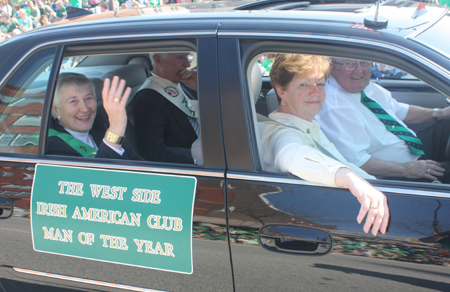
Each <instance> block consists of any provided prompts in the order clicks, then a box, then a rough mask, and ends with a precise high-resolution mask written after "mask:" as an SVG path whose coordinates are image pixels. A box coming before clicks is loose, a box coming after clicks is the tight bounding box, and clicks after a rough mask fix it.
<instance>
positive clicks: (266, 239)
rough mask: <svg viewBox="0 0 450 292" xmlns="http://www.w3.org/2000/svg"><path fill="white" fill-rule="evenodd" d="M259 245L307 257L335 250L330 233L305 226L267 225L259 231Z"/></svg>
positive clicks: (271, 249)
mask: <svg viewBox="0 0 450 292" xmlns="http://www.w3.org/2000/svg"><path fill="white" fill-rule="evenodd" d="M258 239H259V243H260V244H261V246H262V247H264V248H265V249H268V250H270V251H276V252H286V253H294V254H305V255H326V254H327V253H329V252H331V250H332V248H333V239H332V238H331V235H330V234H328V232H326V231H323V230H320V229H315V228H310V227H303V226H293V225H278V224H273V225H266V226H264V227H262V228H261V229H260V230H259V237H258Z"/></svg>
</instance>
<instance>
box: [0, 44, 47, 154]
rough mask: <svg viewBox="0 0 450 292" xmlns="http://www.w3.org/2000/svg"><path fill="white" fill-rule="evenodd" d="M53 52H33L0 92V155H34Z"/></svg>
mask: <svg viewBox="0 0 450 292" xmlns="http://www.w3.org/2000/svg"><path fill="white" fill-rule="evenodd" d="M54 52H55V49H46V50H42V51H39V52H37V53H36V54H35V55H33V56H32V57H31V58H29V59H28V60H27V61H26V62H25V63H24V64H22V65H21V66H20V68H19V70H18V71H17V72H16V73H15V74H14V75H13V76H12V78H11V79H10V80H9V81H8V82H7V84H6V85H5V86H4V87H3V88H2V89H1V91H0V103H1V107H0V109H1V110H0V111H1V114H0V122H1V124H0V131H1V133H0V151H1V152H6V153H26V154H37V145H38V140H39V128H40V123H41V115H42V108H43V104H44V98H45V94H46V92H47V83H48V78H49V74H50V70H51V65H52V60H53V58H54Z"/></svg>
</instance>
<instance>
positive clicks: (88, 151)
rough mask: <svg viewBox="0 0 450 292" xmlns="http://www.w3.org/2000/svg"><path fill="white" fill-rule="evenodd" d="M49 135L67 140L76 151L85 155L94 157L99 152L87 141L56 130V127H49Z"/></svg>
mask: <svg viewBox="0 0 450 292" xmlns="http://www.w3.org/2000/svg"><path fill="white" fill-rule="evenodd" d="M48 136H49V137H52V136H55V137H58V138H60V139H61V140H63V141H64V142H66V143H67V144H68V145H69V146H70V147H72V148H73V149H74V150H75V151H77V152H78V153H80V155H81V156H83V157H94V156H95V155H96V154H97V150H96V149H95V148H93V147H91V146H89V145H88V144H86V143H83V142H81V141H80V140H78V139H75V138H74V137H73V136H72V135H70V134H67V133H61V132H58V131H56V130H55V129H48Z"/></svg>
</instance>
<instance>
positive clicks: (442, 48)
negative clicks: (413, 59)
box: [416, 14, 450, 58]
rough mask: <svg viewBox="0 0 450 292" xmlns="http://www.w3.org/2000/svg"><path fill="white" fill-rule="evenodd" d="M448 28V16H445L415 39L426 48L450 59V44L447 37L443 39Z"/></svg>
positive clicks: (449, 16)
mask: <svg viewBox="0 0 450 292" xmlns="http://www.w3.org/2000/svg"><path fill="white" fill-rule="evenodd" d="M449 27H450V15H449V14H447V15H446V16H444V17H443V18H442V19H441V20H440V21H438V22H437V23H436V24H434V25H433V26H432V27H430V28H429V29H427V30H426V31H425V32H423V33H421V34H419V35H418V36H417V37H416V39H417V40H419V41H420V42H421V43H423V44H424V45H426V46H427V47H430V48H432V49H434V50H436V51H437V52H439V53H441V54H443V55H444V56H446V57H447V58H450V42H449V41H448V38H447V37H443V36H446V35H447V33H448V28H449Z"/></svg>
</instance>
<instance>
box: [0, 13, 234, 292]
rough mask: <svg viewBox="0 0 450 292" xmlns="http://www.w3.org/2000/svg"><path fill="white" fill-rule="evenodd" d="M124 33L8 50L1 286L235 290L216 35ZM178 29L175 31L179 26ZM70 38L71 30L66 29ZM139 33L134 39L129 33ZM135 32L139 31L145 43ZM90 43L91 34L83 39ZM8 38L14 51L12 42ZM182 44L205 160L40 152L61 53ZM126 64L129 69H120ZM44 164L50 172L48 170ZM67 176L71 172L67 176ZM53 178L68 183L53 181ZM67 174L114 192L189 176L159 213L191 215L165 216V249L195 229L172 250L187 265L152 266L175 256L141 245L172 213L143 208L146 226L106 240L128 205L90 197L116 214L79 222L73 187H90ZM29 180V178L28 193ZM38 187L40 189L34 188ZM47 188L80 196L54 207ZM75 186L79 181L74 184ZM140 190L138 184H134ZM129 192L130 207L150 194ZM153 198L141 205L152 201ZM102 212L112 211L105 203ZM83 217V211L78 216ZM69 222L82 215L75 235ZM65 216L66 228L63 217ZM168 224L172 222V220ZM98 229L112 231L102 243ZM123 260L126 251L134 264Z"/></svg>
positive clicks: (178, 47) (140, 50) (0, 166)
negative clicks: (179, 220)
mask: <svg viewBox="0 0 450 292" xmlns="http://www.w3.org/2000/svg"><path fill="white" fill-rule="evenodd" d="M171 25H173V23H172V22H171V23H170V24H168V25H165V24H164V23H163V24H160V26H158V25H156V26H155V27H159V30H161V29H162V28H161V27H164V28H165V29H167V30H170V26H171ZM91 28H92V27H91ZM110 29H113V27H110ZM121 29H123V30H125V27H124V26H123V25H121V26H118V29H117V31H116V32H117V33H116V34H115V36H114V37H112V38H108V37H106V38H105V37H102V36H101V35H99V36H92V35H91V36H90V37H89V39H90V41H89V42H86V39H85V38H78V37H73V38H72V37H71V35H70V33H67V32H65V34H66V35H65V40H64V41H61V40H60V39H59V40H58V39H56V40H55V39H53V40H52V38H51V37H50V40H47V42H45V45H41V44H42V43H43V42H39V41H37V42H36V43H34V45H30V46H28V47H27V48H26V49H23V50H16V54H15V55H12V56H11V57H10V59H8V62H5V63H3V66H2V72H4V74H3V75H2V76H3V77H2V80H3V81H2V83H1V87H0V88H1V89H0V93H1V98H2V134H1V138H0V140H1V149H0V152H1V154H0V156H1V158H0V171H1V172H0V173H1V176H2V178H1V180H0V181H1V186H0V197H1V199H2V200H1V201H0V202H2V205H0V206H1V207H2V211H4V214H8V212H9V210H10V207H11V206H10V205H11V204H13V206H14V214H13V216H11V217H9V218H6V217H7V216H1V217H2V219H3V218H6V219H4V220H1V221H0V229H1V233H2V236H1V239H0V241H1V250H2V253H3V256H2V257H1V260H0V285H1V287H2V291H61V289H64V290H65V291H92V290H95V291H206V290H210V291H211V290H213V291H231V290H232V289H233V282H232V273H231V266H230V257H229V249H228V243H227V231H226V212H225V192H224V188H225V184H224V172H225V162H224V152H223V146H222V137H221V125H220V123H221V121H220V119H219V116H220V115H219V103H218V100H219V99H218V91H217V88H218V86H217V78H216V72H217V55H216V52H217V41H216V39H215V37H214V31H213V30H212V34H210V35H209V36H208V33H207V31H208V29H207V28H205V30H204V31H202V34H201V35H200V36H195V33H192V31H191V32H190V34H188V35H189V38H187V37H186V35H185V34H183V33H177V32H176V31H172V34H170V33H169V35H171V36H172V37H171V38H170V39H167V37H164V38H161V35H160V34H158V33H149V31H150V32H153V31H154V30H153V29H152V28H151V26H146V27H145V32H144V33H142V35H140V37H138V38H135V37H136V35H134V36H130V35H129V34H128V33H124V34H123V35H120V33H119V31H120V30H121ZM172 29H173V28H172ZM186 29H188V28H186ZM162 30H164V29H162ZM176 30H179V27H178V26H177V28H176ZM156 31H157V30H156ZM77 33H79V31H78V32H76V33H75V34H77ZM136 33H137V34H139V33H138V31H136ZM211 36H212V37H211ZM143 38H145V42H143ZM92 40H95V41H94V42H92ZM41 41H42V40H41ZM56 43H57V44H56ZM8 45H10V46H13V45H14V44H8ZM8 48H10V47H8ZM186 49H190V50H192V51H195V52H196V53H197V56H198V58H197V69H198V72H199V73H198V100H199V111H200V112H201V114H200V120H201V122H200V129H201V130H200V131H201V134H202V135H201V143H200V145H202V151H201V155H202V156H203V162H204V164H203V165H198V166H196V165H184V164H179V163H156V162H150V161H131V160H129V161H126V160H111V159H105V160H102V159H95V158H83V157H66V156H55V155H48V154H47V152H46V148H47V146H46V145H47V144H46V143H47V137H46V136H47V131H48V125H49V120H50V112H51V105H52V98H53V95H54V90H55V84H56V83H55V82H56V79H57V76H58V74H59V73H60V72H62V71H63V69H64V68H65V67H62V66H61V64H62V63H63V59H64V64H66V62H65V61H66V60H67V58H73V57H75V56H89V55H92V56H95V55H99V54H104V55H108V54H109V55H110V56H111V54H112V55H113V56H114V54H117V55H116V56H117V59H121V56H124V55H126V54H130V55H133V54H136V55H138V56H140V55H142V54H144V56H145V54H146V55H147V56H148V53H149V52H151V51H158V50H159V51H183V50H186ZM5 50H6V49H5ZM105 58H106V57H105ZM97 65H98V64H97ZM123 65H125V66H126V64H123ZM108 66H109V65H108ZM113 67H114V66H113ZM117 67H118V66H116V67H114V68H117ZM102 68H104V67H101V66H92V67H89V68H83V69H79V70H81V71H82V72H83V73H84V74H97V73H98V72H102V71H101V70H103V69H102ZM66 69H67V68H66ZM96 72H97V73H96ZM134 73H135V72H134ZM8 74H9V75H8ZM102 76H103V75H101V76H100V78H101V77H102ZM145 78H146V77H144V79H145ZM101 83H102V81H100V86H101ZM96 85H97V84H96ZM97 91H98V90H97ZM45 171H50V172H49V173H47V174H45V175H46V176H45V175H44V172H45ZM51 173H53V174H51ZM63 173H66V174H65V175H64V174H63ZM76 173H78V174H77V175H76ZM60 175H62V176H64V177H65V178H58V179H57V181H53V180H52V179H54V178H55V177H56V176H60ZM75 175H76V176H77V177H78V178H79V180H83V181H84V180H86V179H87V180H89V179H99V178H100V176H104V177H105V179H106V181H107V182H108V181H109V182H108V183H110V186H111V187H112V186H113V185H115V186H117V185H120V184H121V183H125V181H126V180H127V179H125V177H128V178H129V179H131V180H135V183H137V184H143V185H145V184H146V183H147V188H148V190H150V191H151V186H149V185H148V182H150V181H153V182H154V183H159V182H160V181H162V180H168V186H169V187H177V184H179V182H180V181H181V180H183V179H187V180H190V181H191V183H192V184H191V185H190V186H188V187H186V188H185V189H181V190H180V194H186V191H187V193H189V192H190V193H191V194H190V195H189V196H192V199H191V203H189V199H188V200H187V203H185V204H184V205H182V206H180V205H178V207H173V209H171V208H170V206H169V209H168V211H167V212H168V213H171V212H175V208H178V209H182V210H185V211H186V212H187V213H189V214H191V215H190V216H192V218H190V219H189V220H184V221H183V222H184V225H183V227H181V224H175V223H174V225H172V230H171V231H168V232H172V236H174V237H173V239H172V240H173V242H172V243H173V244H175V243H176V244H180V242H178V240H179V239H178V238H179V237H177V233H176V231H177V230H175V232H173V230H174V229H177V228H178V231H179V230H181V229H182V228H184V229H185V230H187V231H188V233H189V237H191V236H192V238H189V239H188V240H187V241H183V242H182V243H181V246H180V245H179V246H180V247H179V249H178V250H179V251H180V253H182V254H184V255H187V256H188V258H191V259H192V260H190V262H189V260H188V262H187V269H184V268H181V267H179V266H178V264H174V266H172V267H170V268H169V267H164V266H159V265H157V264H155V263H154V262H158V261H160V260H161V259H160V258H164V259H162V260H163V261H165V259H170V258H176V256H177V253H176V252H175V250H174V249H173V250H172V252H170V251H168V250H166V251H165V252H163V253H164V254H165V255H166V257H164V255H163V256H162V253H161V252H160V253H159V257H160V258H158V259H157V260H155V257H153V258H152V257H151V256H152V255H154V254H151V253H153V252H154V250H155V248H156V244H157V243H156V241H157V240H153V241H154V245H153V248H152V246H151V243H150V247H149V241H150V240H151V239H149V238H150V237H151V236H150V233H149V232H150V229H151V228H153V227H150V226H157V224H159V225H158V229H162V228H163V227H161V226H162V225H163V223H159V222H161V221H160V220H161V217H162V216H163V215H167V216H170V214H168V213H166V214H162V213H157V212H155V211H153V212H155V213H152V215H150V217H151V216H153V217H151V218H150V217H147V216H146V215H142V219H141V220H140V226H139V227H140V228H141V227H145V228H143V229H135V230H134V231H133V230H131V229H129V230H131V231H130V232H131V234H130V238H128V239H127V241H125V239H120V238H119V237H120V236H118V235H117V236H115V235H114V236H113V237H114V238H113V237H111V236H110V235H108V234H109V233H108V232H113V231H111V230H110V227H111V226H112V225H115V223H114V222H113V221H115V222H116V223H117V222H118V221H117V218H118V217H117V216H116V215H117V214H120V216H122V219H124V217H123V215H124V213H125V211H124V210H120V208H122V207H121V204H116V205H115V206H113V205H109V204H110V203H112V200H108V199H106V197H104V199H105V200H102V201H99V202H100V203H99V204H98V205H97V207H93V208H96V210H97V212H103V211H101V210H102V209H104V210H106V211H105V212H106V213H105V216H108V215H107V214H108V212H109V211H111V212H113V213H111V214H113V215H114V214H116V215H114V216H115V217H114V216H113V217H111V218H115V219H114V220H112V219H111V220H109V222H106V221H108V220H106V221H105V220H103V219H102V220H100V221H103V223H101V222H100V221H98V218H100V217H98V218H97V219H96V220H97V222H93V221H92V220H90V219H92V218H94V217H88V216H89V214H90V213H89V212H85V213H89V214H88V215H86V214H84V213H83V212H84V211H83V210H82V208H84V207H83V206H84V204H85V203H86V202H87V201H84V198H85V197H83V196H82V193H83V192H84V193H85V194H86V193H87V194H88V193H89V187H87V185H86V184H92V182H91V183H89V182H88V181H85V182H84V184H85V187H80V189H78V191H74V190H75V189H72V190H70V188H71V186H74V185H73V184H72V182H71V180H74V177H75ZM33 178H36V179H37V180H36V181H35V185H34V187H35V190H34V193H33V198H32V197H31V189H32V185H33ZM50 181H53V183H50V184H53V186H51V185H46V184H47V183H49V182H50ZM64 181H66V182H67V184H66V183H65V182H64ZM41 182H42V185H40V183H41ZM56 184H59V185H58V187H60V188H59V190H60V191H61V193H60V194H62V195H63V196H66V195H67V197H70V199H75V200H76V202H77V203H74V204H72V205H71V203H64V204H66V205H62V203H57V202H56V200H58V199H59V197H58V195H57V193H58V191H56V189H54V188H53V187H55V185H56ZM62 185H64V186H62ZM77 185H78V186H80V182H78V183H77ZM99 185H100V184H99ZM86 187H87V188H86ZM137 188H138V187H137ZM39 189H40V190H39ZM143 189H144V188H141V190H143ZM51 190H52V191H51ZM81 190H83V191H81ZM116 190H117V189H116ZM47 192H48V193H49V194H48V195H49V197H46V198H44V197H40V196H41V195H44V196H46V193H47ZM91 192H92V189H91ZM128 192H129V193H128V195H130V196H131V189H130V190H129V191H128ZM174 192H176V191H168V192H167V196H166V199H167V200H168V201H170V202H172V203H173V204H174V206H175V205H176V204H175V203H176V198H177V196H179V195H180V194H177V193H174ZM50 193H51V194H50ZM150 193H151V192H150ZM68 194H70V195H68ZM111 194H112V193H111ZM133 194H134V195H133V197H134V198H135V199H136V200H135V202H138V203H139V202H141V203H149V202H148V201H150V200H151V199H150V197H149V196H148V192H147V196H146V197H145V196H144V195H142V194H143V192H140V191H137V193H134V191H133ZM151 194H152V193H151ZM102 196H108V195H105V193H103V195H100V196H99V194H98V193H97V198H101V197H102ZM124 196H125V195H124ZM115 198H117V196H116V197H115ZM119 198H120V196H119ZM109 199H112V197H109ZM128 199H131V197H128ZM11 202H12V203H11ZM119 203H120V202H119ZM129 203H131V202H129ZM153 203H155V204H159V199H158V198H157V197H153ZM153 203H152V204H148V205H146V206H150V205H152V206H157V205H154V204H153ZM50 204H52V205H50ZM58 204H59V205H58ZM75 205H76V206H75ZM51 206H59V207H61V206H66V207H67V208H68V209H67V210H69V209H70V208H71V207H75V209H73V210H75V211H74V213H72V211H71V212H70V214H68V213H69V211H67V213H66V211H61V210H63V209H64V210H66V209H65V208H66V207H61V208H63V209H58V210H60V211H61V212H60V211H57V212H56V213H54V212H53V211H51V210H56V209H52V207H51ZM86 206H87V205H86ZM107 206H109V207H107ZM77 208H78V209H77ZM108 208H109V210H107V209H108ZM148 208H149V209H148V210H147V208H146V207H145V206H144V207H143V209H142V210H143V211H142V214H144V213H145V214H147V215H149V214H150V213H149V212H151V211H150V210H151V209H152V208H150V207H148ZM76 210H78V211H79V212H77V211H76ZM92 210H94V209H92ZM116 211H117V212H119V213H117V212H116ZM93 212H96V211H95V210H94V211H93ZM127 212H128V214H129V215H130V216H131V212H133V211H132V210H128V211H127ZM75 213H76V214H75ZM92 214H93V213H92ZM84 215H86V216H87V217H83V216H84ZM134 215H136V216H135V217H134V220H135V222H134V225H137V223H138V221H139V220H137V218H138V215H137V213H135V214H134ZM92 216H95V215H92ZM157 216H159V217H157ZM43 218H44V219H48V220H50V221H47V223H45V222H43V221H42V222H43V223H42V222H41V223H39V220H42V219H43ZM74 218H76V219H83V218H84V219H83V220H84V221H83V220H78V221H77V222H76V223H77V224H81V225H80V227H81V228H84V229H86V230H84V231H83V232H76V231H73V230H75V229H73V228H72V229H73V230H69V229H70V228H69V227H70V224H74V223H75V221H74V220H75V219H74ZM130 218H132V217H130ZM53 219H55V220H53ZM65 220H68V221H65ZM130 220H131V219H130ZM158 220H159V221H158ZM69 221H71V222H72V223H70V224H69ZM94 221H95V220H94ZM132 221H133V220H131V221H127V222H128V223H130V222H132ZM189 221H190V222H189ZM60 222H61V224H62V222H67V223H64V224H65V225H61V226H62V227H57V226H59V225H58V224H59V223H60ZM123 222H124V221H122V223H123ZM172 222H174V221H172ZM105 223H106V224H105ZM110 223H113V224H110ZM46 224H48V225H46ZM92 224H97V227H96V228H98V229H96V230H97V231H95V232H94V231H87V230H88V229H89V228H91V227H93V225H92ZM175 225H177V226H178V227H174V226H175ZM64 226H67V227H64ZM89 226H90V227H89ZM164 226H165V227H164V228H167V229H166V230H168V229H170V228H169V227H168V225H164ZM119 227H120V226H119ZM135 227H136V226H134V227H133V228H135ZM148 227H150V229H149V228H148ZM64 228H65V229H64ZM74 228H75V227H74ZM80 230H81V229H80ZM107 230H109V231H107ZM191 230H192V232H191ZM71 231H73V232H71ZM116 231H117V230H116ZM173 233H175V235H173ZM105 236H106V237H107V236H110V237H108V238H106V237H105ZM131 236H132V237H131ZM133 238H134V239H138V240H139V238H147V239H148V240H147V241H146V242H145V243H144V242H141V241H138V243H136V242H134V243H133V240H132V239H133ZM32 239H33V241H32ZM94 239H95V240H94ZM64 241H65V242H64ZM125 242H126V243H125ZM189 242H191V243H189ZM60 243H64V244H65V245H64V246H62V245H59V247H57V246H56V245H55V244H60ZM135 243H136V244H135ZM94 245H97V247H98V248H99V249H98V250H97V251H94V252H92V250H91V251H89V248H91V247H93V246H94ZM189 245H191V248H190V246H189ZM61 246H62V247H61ZM161 246H163V243H162V242H161V245H160V248H161ZM169 249H170V248H169ZM181 250H182V252H181ZM117 252H120V253H122V254H118V253H117ZM128 252H130V253H128ZM103 253H105V254H103ZM126 253H128V255H127V254H126ZM180 255H181V254H180ZM189 255H191V256H192V257H190V256H189ZM110 256H111V257H110ZM131 258H135V260H136V261H137V262H136V261H134V260H131ZM138 262H139V263H138Z"/></svg>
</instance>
